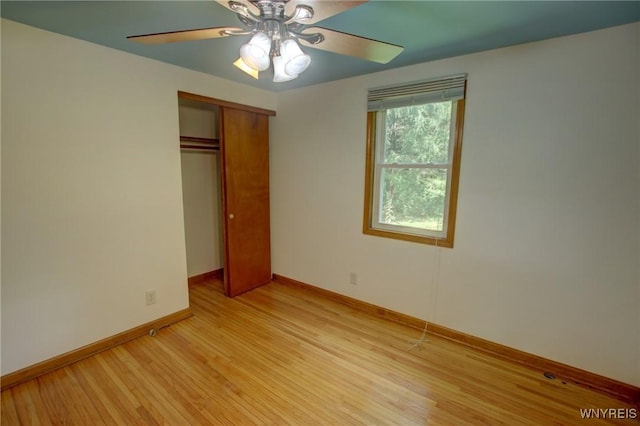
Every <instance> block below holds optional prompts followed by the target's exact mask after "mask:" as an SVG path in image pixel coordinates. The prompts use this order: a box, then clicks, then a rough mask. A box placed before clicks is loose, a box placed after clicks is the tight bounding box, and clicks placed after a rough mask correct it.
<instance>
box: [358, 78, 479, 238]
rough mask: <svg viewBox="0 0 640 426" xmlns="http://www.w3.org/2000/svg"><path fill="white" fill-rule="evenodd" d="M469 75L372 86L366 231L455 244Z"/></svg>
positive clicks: (368, 139)
mask: <svg viewBox="0 0 640 426" xmlns="http://www.w3.org/2000/svg"><path fill="white" fill-rule="evenodd" d="M465 88H466V75H458V76H452V77H447V78H441V79H437V80H428V81H422V82H418V83H410V84H406V85H402V86H393V87H383V88H378V89H372V90H370V91H369V96H368V110H369V111H368V114H367V164H366V178H365V180H366V187H365V208H364V226H363V232H364V233H365V234H370V235H377V236H381V237H388V238H396V239H401V240H408V241H414V242H419V243H424V244H434V245H438V246H444V247H453V236H454V230H455V215H456V201H457V194H458V176H459V173H460V150H461V147H462V125H463V121H464V95H465Z"/></svg>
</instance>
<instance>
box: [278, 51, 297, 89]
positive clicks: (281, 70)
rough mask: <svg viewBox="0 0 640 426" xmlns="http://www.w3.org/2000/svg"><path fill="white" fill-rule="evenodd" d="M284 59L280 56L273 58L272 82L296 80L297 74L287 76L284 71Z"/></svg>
mask: <svg viewBox="0 0 640 426" xmlns="http://www.w3.org/2000/svg"><path fill="white" fill-rule="evenodd" d="M284 68H285V64H284V58H283V57H282V56H274V57H273V82H274V83H284V82H285V81H290V80H294V79H296V78H298V74H287V73H286V72H285V70H284Z"/></svg>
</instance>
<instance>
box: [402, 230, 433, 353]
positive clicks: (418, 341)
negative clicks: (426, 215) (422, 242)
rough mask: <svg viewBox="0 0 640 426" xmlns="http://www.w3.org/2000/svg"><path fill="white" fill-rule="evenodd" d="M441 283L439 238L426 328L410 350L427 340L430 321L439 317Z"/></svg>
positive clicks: (430, 287)
mask: <svg viewBox="0 0 640 426" xmlns="http://www.w3.org/2000/svg"><path fill="white" fill-rule="evenodd" d="M439 283H440V247H438V240H437V239H436V244H435V248H434V251H433V260H432V264H431V282H430V285H429V292H428V298H429V303H428V307H427V319H426V320H425V322H424V329H423V330H422V335H420V338H419V339H418V340H415V341H413V343H412V344H411V346H409V348H408V349H407V350H408V351H410V350H412V349H415V348H417V347H418V346H420V344H422V343H423V342H425V341H426V335H427V328H428V327H429V322H435V320H436V318H437V314H438V312H437V309H438V284H439Z"/></svg>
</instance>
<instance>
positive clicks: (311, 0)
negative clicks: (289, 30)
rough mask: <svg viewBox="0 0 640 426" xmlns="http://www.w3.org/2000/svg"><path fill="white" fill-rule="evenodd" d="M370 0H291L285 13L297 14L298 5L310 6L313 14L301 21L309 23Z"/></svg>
mask: <svg viewBox="0 0 640 426" xmlns="http://www.w3.org/2000/svg"><path fill="white" fill-rule="evenodd" d="M368 1H369V0H347V1H336V0H289V2H288V3H287V5H286V7H285V13H286V15H287V16H293V15H295V10H296V7H297V6H298V5H301V6H310V7H311V8H312V9H313V16H312V17H311V18H309V19H305V20H300V21H299V22H300V23H301V24H305V25H309V24H315V23H316V22H320V21H322V20H323V19H327V18H329V17H330V16H334V15H337V14H338V13H342V12H345V11H347V10H349V9H352V8H354V7H356V6H359V5H361V4H363V3H367V2H368Z"/></svg>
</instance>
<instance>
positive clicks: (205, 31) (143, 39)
mask: <svg viewBox="0 0 640 426" xmlns="http://www.w3.org/2000/svg"><path fill="white" fill-rule="evenodd" d="M234 33H238V34H244V33H245V30H243V29H242V28H236V27H213V28H200V29H197V30H184V31H170V32H167V33H156V34H142V35H135V36H129V37H127V38H128V39H129V40H131V41H136V42H138V43H143V44H162V43H176V42H179V41H193V40H206V39H209V38H219V37H228V36H230V35H234Z"/></svg>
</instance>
